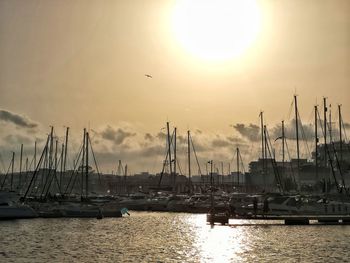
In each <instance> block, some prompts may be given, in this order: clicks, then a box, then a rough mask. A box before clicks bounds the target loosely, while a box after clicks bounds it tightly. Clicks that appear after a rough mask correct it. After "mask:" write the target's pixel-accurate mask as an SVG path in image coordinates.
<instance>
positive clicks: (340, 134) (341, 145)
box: [338, 104, 343, 162]
mask: <svg viewBox="0 0 350 263" xmlns="http://www.w3.org/2000/svg"><path fill="white" fill-rule="evenodd" d="M338 114H339V147H340V162H342V161H343V138H342V125H341V124H342V121H341V120H342V117H341V104H339V105H338Z"/></svg>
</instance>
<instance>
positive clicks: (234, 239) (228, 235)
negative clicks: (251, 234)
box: [189, 215, 246, 262]
mask: <svg viewBox="0 0 350 263" xmlns="http://www.w3.org/2000/svg"><path fill="white" fill-rule="evenodd" d="M205 222H206V219H205V215H203V216H198V215H197V216H193V217H190V218H189V223H190V224H191V225H192V226H193V234H194V235H195V240H194V244H193V245H194V247H195V249H196V250H197V251H198V252H199V254H200V262H229V261H235V262H236V261H240V260H241V256H240V254H241V253H242V252H243V250H244V249H243V248H244V239H245V234H246V233H245V231H244V228H235V227H229V226H220V225H215V226H210V225H208V224H205Z"/></svg>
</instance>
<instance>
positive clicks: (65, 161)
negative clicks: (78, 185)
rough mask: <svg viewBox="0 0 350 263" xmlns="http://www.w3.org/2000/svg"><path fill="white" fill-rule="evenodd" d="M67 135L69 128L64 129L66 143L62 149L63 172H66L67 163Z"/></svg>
mask: <svg viewBox="0 0 350 263" xmlns="http://www.w3.org/2000/svg"><path fill="white" fill-rule="evenodd" d="M68 135H69V127H67V129H66V143H65V147H64V161H63V172H64V173H65V172H66V163H67V151H68Z"/></svg>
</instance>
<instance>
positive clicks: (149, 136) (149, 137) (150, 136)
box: [145, 133, 154, 142]
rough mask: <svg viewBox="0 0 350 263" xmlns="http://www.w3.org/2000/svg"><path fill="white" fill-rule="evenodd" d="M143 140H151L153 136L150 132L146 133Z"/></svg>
mask: <svg viewBox="0 0 350 263" xmlns="http://www.w3.org/2000/svg"><path fill="white" fill-rule="evenodd" d="M145 140H148V141H151V142H153V141H154V137H153V135H152V134H150V133H146V134H145Z"/></svg>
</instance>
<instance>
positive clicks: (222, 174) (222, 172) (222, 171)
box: [220, 162, 224, 184]
mask: <svg viewBox="0 0 350 263" xmlns="http://www.w3.org/2000/svg"><path fill="white" fill-rule="evenodd" d="M220 183H221V184H223V183H224V162H221V176H220Z"/></svg>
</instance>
